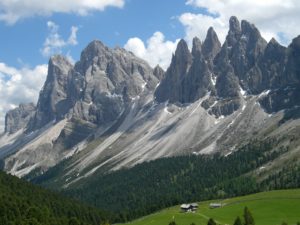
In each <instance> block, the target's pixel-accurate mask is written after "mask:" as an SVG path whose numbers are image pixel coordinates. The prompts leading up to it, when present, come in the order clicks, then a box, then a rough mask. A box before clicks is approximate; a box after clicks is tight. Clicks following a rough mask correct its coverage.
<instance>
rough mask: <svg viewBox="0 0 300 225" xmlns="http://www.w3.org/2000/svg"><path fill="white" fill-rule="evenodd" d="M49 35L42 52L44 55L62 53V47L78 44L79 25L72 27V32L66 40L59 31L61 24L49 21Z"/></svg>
mask: <svg viewBox="0 0 300 225" xmlns="http://www.w3.org/2000/svg"><path fill="white" fill-rule="evenodd" d="M47 26H48V29H49V35H48V37H47V38H46V40H45V42H44V46H43V49H41V53H42V55H43V56H44V57H49V56H51V55H53V54H55V53H61V50H62V48H64V47H67V46H72V45H77V44H78V42H77V31H78V27H76V26H72V27H71V34H70V36H69V38H68V39H67V40H64V39H63V38H62V37H61V36H60V34H59V33H58V30H59V26H58V25H57V24H55V23H54V22H52V21H48V22H47Z"/></svg>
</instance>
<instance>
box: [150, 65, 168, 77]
mask: <svg viewBox="0 0 300 225" xmlns="http://www.w3.org/2000/svg"><path fill="white" fill-rule="evenodd" d="M153 75H154V76H155V77H156V78H157V79H158V80H161V79H163V77H164V75H165V71H164V70H163V68H161V67H160V66H159V65H157V66H156V67H155V68H154V69H153Z"/></svg>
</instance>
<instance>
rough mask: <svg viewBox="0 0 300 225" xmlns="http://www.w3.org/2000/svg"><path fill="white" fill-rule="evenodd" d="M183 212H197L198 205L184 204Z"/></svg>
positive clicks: (181, 207) (182, 206)
mask: <svg viewBox="0 0 300 225" xmlns="http://www.w3.org/2000/svg"><path fill="white" fill-rule="evenodd" d="M180 209H181V211H182V212H195V211H196V210H197V209H198V204H197V203H190V204H182V205H181V206H180Z"/></svg>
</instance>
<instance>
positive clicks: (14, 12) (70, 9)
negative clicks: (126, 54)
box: [0, 0, 125, 24]
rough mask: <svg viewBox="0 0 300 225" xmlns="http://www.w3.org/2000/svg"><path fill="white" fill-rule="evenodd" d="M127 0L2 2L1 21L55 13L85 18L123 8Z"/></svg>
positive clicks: (26, 0)
mask: <svg viewBox="0 0 300 225" xmlns="http://www.w3.org/2000/svg"><path fill="white" fill-rule="evenodd" d="M124 3H125V0H63V1H62V0H51V1H41V0H17V1H16V0H13V1H12V0H0V20H1V21H4V22H6V23H7V24H14V23H16V22H17V21H18V20H21V19H24V18H28V17H34V16H50V15H51V14H53V13H76V14H78V15H81V16H84V15H87V14H89V13H90V12H92V11H103V10H104V9H105V8H106V7H109V6H112V7H118V8H122V7H123V5H124Z"/></svg>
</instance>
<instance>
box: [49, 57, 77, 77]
mask: <svg viewBox="0 0 300 225" xmlns="http://www.w3.org/2000/svg"><path fill="white" fill-rule="evenodd" d="M53 67H57V68H59V69H60V70H63V71H64V72H65V73H67V71H68V70H69V69H70V68H71V67H73V65H72V63H71V62H70V61H69V60H68V59H67V58H66V57H64V56H62V55H53V56H51V57H50V59H49V63H48V68H49V70H50V69H52V68H53ZM49 70H48V76H49V75H53V74H51V72H49Z"/></svg>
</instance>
